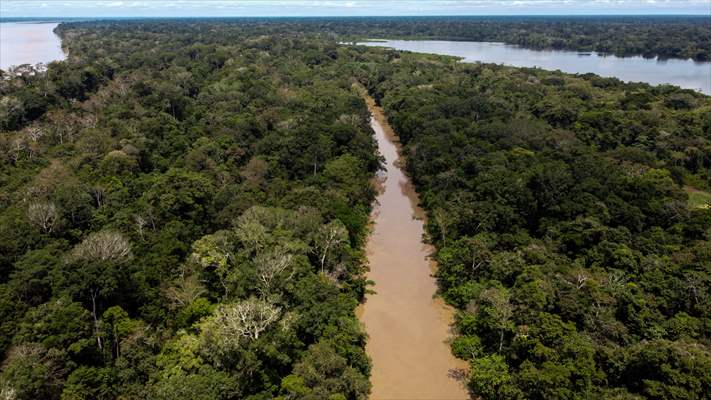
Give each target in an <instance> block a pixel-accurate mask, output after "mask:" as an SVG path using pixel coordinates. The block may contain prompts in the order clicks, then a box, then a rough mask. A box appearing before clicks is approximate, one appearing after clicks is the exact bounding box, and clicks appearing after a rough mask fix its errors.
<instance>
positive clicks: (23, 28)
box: [0, 22, 65, 70]
mask: <svg viewBox="0 0 711 400" xmlns="http://www.w3.org/2000/svg"><path fill="white" fill-rule="evenodd" d="M57 25H59V24H58V23H56V22H0V69H2V70H7V69H8V68H9V67H11V66H13V65H21V64H32V65H34V64H38V63H49V62H51V61H57V60H63V59H64V57H65V56H64V52H63V51H62V42H61V39H60V38H59V36H57V35H55V34H54V32H53V31H54V28H56V27H57Z"/></svg>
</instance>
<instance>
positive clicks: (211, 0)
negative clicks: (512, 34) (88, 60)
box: [0, 0, 711, 18]
mask: <svg viewBox="0 0 711 400" xmlns="http://www.w3.org/2000/svg"><path fill="white" fill-rule="evenodd" d="M492 14H497V15H498V14H503V15H510V14H695V15H707V16H709V17H710V18H711V0H460V1H455V0H420V1H417V0H380V1H374V0H344V1H336V0H330V1H319V0H203V1H198V0H173V1H169V0H127V1H118V0H0V17H4V18H11V17H38V16H42V17H200V16H356V15H365V16H370V15H492Z"/></svg>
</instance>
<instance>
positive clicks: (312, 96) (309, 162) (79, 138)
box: [0, 19, 711, 400]
mask: <svg viewBox="0 0 711 400" xmlns="http://www.w3.org/2000/svg"><path fill="white" fill-rule="evenodd" d="M349 21H350V22H348V21H343V20H332V21H326V20H322V19H313V20H289V21H284V20H274V21H269V22H264V21H259V20H252V21H250V22H249V23H246V22H244V21H239V20H236V21H222V20H210V21H199V20H191V21H181V22H176V21H170V20H166V21H148V20H145V21H122V22H110V21H104V22H102V21H97V22H73V23H65V24H62V25H60V26H59V28H58V33H59V34H60V35H61V36H62V38H63V40H64V45H65V47H66V48H67V50H68V51H69V54H70V56H69V58H68V59H67V60H66V61H63V62H55V63H51V64H49V65H48V66H47V68H46V70H36V69H35V68H33V67H30V66H21V67H19V68H16V69H14V70H13V71H11V72H12V73H4V74H2V76H0V78H1V79H0V96H2V97H1V99H0V360H2V362H1V363H0V399H62V400H75V399H77V400H78V399H102V400H104V399H119V398H120V399H145V398H150V399H184V398H192V399H251V400H258V399H271V398H275V397H277V398H281V399H284V400H285V399H314V400H317V399H324V400H326V399H328V400H345V399H348V400H356V399H365V398H366V397H367V395H368V392H369V387H370V384H369V382H368V375H369V370H370V362H369V360H368V358H367V356H366V354H365V352H364V344H365V342H366V340H367V338H366V335H365V333H364V331H363V328H362V327H361V325H360V324H359V322H358V320H357V319H356V317H355V314H354V310H355V307H356V306H357V305H358V303H359V302H360V301H361V300H362V299H363V296H364V293H365V292H366V291H367V290H368V286H369V285H368V282H367V281H366V279H365V275H364V272H365V271H366V269H367V260H366V258H365V254H364V253H365V252H364V242H365V238H366V237H367V234H368V231H369V225H368V214H369V212H370V209H371V204H372V202H373V200H374V197H375V190H374V188H373V186H372V184H371V181H372V178H373V177H374V175H375V172H376V171H377V170H378V168H379V166H380V158H379V156H378V154H377V149H376V144H375V141H374V140H373V137H372V130H371V128H370V126H369V124H368V121H369V114H368V110H367V108H366V105H365V103H364V101H363V99H362V98H361V97H360V94H359V93H358V91H357V90H355V89H354V88H353V85H354V83H360V84H362V85H363V86H365V87H366V88H367V89H368V91H369V92H370V94H371V95H372V96H373V97H374V98H375V99H376V100H377V101H378V102H379V103H381V104H382V105H383V107H384V108H385V110H386V112H387V114H388V117H389V121H390V122H391V124H392V125H393V127H394V129H395V131H396V132H397V134H398V135H399V138H400V141H401V142H402V143H403V145H404V147H403V152H404V156H405V158H406V168H407V171H408V173H409V174H410V175H411V177H412V179H413V182H414V183H415V185H416V187H417V189H418V191H419V192H420V195H421V196H420V197H421V201H422V206H423V207H424V208H425V209H426V210H427V212H428V215H429V219H428V224H427V228H428V232H429V234H428V238H427V239H428V240H429V241H431V242H432V243H433V244H434V245H435V247H436V249H437V250H436V254H434V256H435V258H436V260H437V261H438V262H439V264H440V267H439V269H438V272H437V278H438V280H439V283H440V287H441V291H442V295H443V296H444V298H445V299H446V301H447V302H449V303H450V304H452V305H454V306H455V307H457V309H458V314H457V321H456V331H457V333H458V336H457V338H456V339H455V340H454V341H453V343H452V350H453V352H454V353H455V354H456V355H457V356H458V357H460V358H463V359H465V360H468V361H469V362H470V363H471V372H470V373H471V375H470V377H469V385H470V387H471V389H472V391H473V393H475V394H476V395H478V396H481V397H482V398H485V399H584V398H608V399H642V398H651V399H703V398H705V396H707V393H709V392H711V377H710V376H709V373H708V371H710V370H711V350H710V349H709V346H711V343H710V342H709V337H711V335H710V333H711V314H710V312H711V311H710V310H711V297H710V295H711V293H709V287H711V207H709V204H708V200H707V199H708V198H711V195H709V192H711V98H709V97H708V96H704V95H701V94H698V93H696V92H694V91H690V90H682V89H679V88H675V87H671V86H656V87H652V86H649V85H645V84H625V83H622V82H620V81H619V80H616V79H613V78H600V77H598V76H594V75H582V76H573V75H567V74H562V73H559V72H547V71H542V70H538V69H517V68H509V67H503V66H496V65H486V64H462V63H459V62H457V60H455V59H453V58H447V57H435V56H427V55H416V54H404V53H399V52H396V51H393V50H388V49H381V48H367V47H359V46H345V45H339V42H342V41H344V40H346V39H348V38H350V37H352V35H354V34H355V32H356V31H357V32H358V35H365V36H368V37H371V36H376V35H378V34H380V33H382V31H381V30H380V29H381V28H378V27H377V26H378V24H381V23H380V22H378V20H375V22H374V23H373V25H362V22H361V21H358V20H356V21H353V20H349ZM591 21H594V20H591ZM407 23H408V24H411V23H413V22H407ZM571 23H572V22H571ZM576 23H577V22H576ZM586 23H587V22H586ZM590 23H591V24H592V23H593V22H590ZM467 24H469V22H467ZM326 25H328V27H326ZM381 25H382V24H381ZM633 25H634V26H635V28H630V29H638V30H639V32H642V31H644V30H645V29H647V30H648V31H649V32H652V31H651V30H649V26H648V25H645V24H643V23H641V22H639V23H638V22H634V24H633ZM436 26H437V25H436V24H434V25H430V27H429V28H423V29H429V31H428V32H422V33H420V32H412V31H407V30H405V28H404V27H402V26H401V27H399V28H397V27H392V29H400V31H399V32H400V33H399V34H398V36H407V35H418V36H419V35H428V36H429V35H436V36H439V35H449V34H445V33H437V32H436V29H439V28H436ZM453 26H458V25H457V24H454V25H453ZM541 26H544V25H541ZM552 26H556V25H552ZM561 26H562V25H561ZM590 26H594V25H590ZM630 26H632V25H630ZM660 26H661V27H660V28H659V29H660V31H663V30H664V29H667V28H666V26H667V23H662V24H661V25H660ZM668 26H669V27H670V28H668V29H677V28H671V27H672V26H675V25H674V24H673V23H671V22H668ZM685 26H686V28H684V29H680V30H678V32H686V33H685V34H684V35H691V34H690V33H688V32H699V33H700V34H702V33H703V32H707V31H708V26H707V25H704V24H703V23H699V22H691V23H690V24H689V25H685ZM382 29H385V28H382ZM388 29H391V28H388ZM491 29H492V30H497V29H495V28H493V27H492V28H491ZM526 29H528V28H526ZM530 29H531V30H530V31H531V32H534V31H535V29H534V28H530ZM540 29H543V28H540ZM393 32H394V31H393ZM502 32H505V30H502ZM383 34H387V35H389V34H390V33H389V32H385V33H383ZM502 34H504V33H502ZM541 34H542V35H544V34H546V35H547V33H541ZM705 34H706V35H708V32H707V33H705ZM641 35H642V36H640V37H644V36H643V34H641ZM649 35H652V34H651V33H650V34H649ZM654 35H656V33H655V34H654ZM694 35H695V34H694ZM682 36H683V35H682ZM646 37H648V38H652V37H654V36H653V35H652V36H646ZM673 37H675V36H674V35H669V40H673ZM697 37H699V38H701V37H702V36H697ZM621 42H622V41H620V42H616V43H621ZM652 42H654V45H655V46H656V45H659V44H661V43H659V42H658V41H656V40H654V39H652V40H651V41H649V42H646V43H650V44H651V43H652ZM708 42H711V41H706V42H703V41H700V42H699V43H708ZM688 43H690V44H689V46H695V45H694V44H692V43H694V42H693V41H688ZM699 46H701V45H699ZM699 48H700V47H699ZM685 49H686V50H684V51H689V48H685ZM696 50H698V49H696ZM696 50H694V51H696ZM636 51H637V50H635V52H636ZM645 51H646V50H640V52H645ZM655 51H657V50H654V51H652V53H655ZM655 54H662V53H659V52H658V53H655ZM678 54H680V55H679V56H681V54H682V53H678ZM696 54H701V53H696ZM706 54H707V53H706ZM684 56H693V57H696V55H684ZM697 58H698V57H697Z"/></svg>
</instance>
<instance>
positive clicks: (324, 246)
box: [314, 220, 348, 273]
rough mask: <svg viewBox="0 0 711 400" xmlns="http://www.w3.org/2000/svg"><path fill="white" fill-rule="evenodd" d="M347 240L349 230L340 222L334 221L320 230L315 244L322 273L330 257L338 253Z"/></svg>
mask: <svg viewBox="0 0 711 400" xmlns="http://www.w3.org/2000/svg"><path fill="white" fill-rule="evenodd" d="M347 240H348V230H347V229H346V227H345V226H344V225H343V223H342V222H341V221H339V220H333V221H331V222H329V223H328V224H326V225H323V226H321V228H319V230H318V232H317V233H316V238H315V240H314V242H315V248H316V251H317V254H318V256H319V263H320V264H321V272H322V273H323V272H325V270H326V265H327V261H329V260H330V259H329V256H330V255H332V254H333V253H335V252H337V251H338V250H339V249H340V248H341V247H342V246H343V245H344V244H345V243H347Z"/></svg>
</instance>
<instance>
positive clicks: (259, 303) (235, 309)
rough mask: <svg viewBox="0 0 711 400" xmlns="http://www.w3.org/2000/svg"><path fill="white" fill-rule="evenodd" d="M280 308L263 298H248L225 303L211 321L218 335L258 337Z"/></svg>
mask: <svg viewBox="0 0 711 400" xmlns="http://www.w3.org/2000/svg"><path fill="white" fill-rule="evenodd" d="M280 315H281V308H279V307H276V306H274V305H272V304H271V303H268V302H266V301H263V300H259V299H256V298H250V299H248V300H245V301H242V302H240V303H236V304H225V305H223V306H221V307H220V308H219V309H218V310H217V313H216V314H215V319H214V320H213V323H214V325H215V327H216V328H217V330H218V332H217V333H219V334H220V336H222V337H223V338H224V339H225V340H230V338H234V339H239V338H247V339H251V340H256V339H259V335H260V334H261V333H262V332H264V331H265V330H267V328H269V326H270V325H271V324H272V323H274V322H276V321H277V320H278V319H279V316H280Z"/></svg>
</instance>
